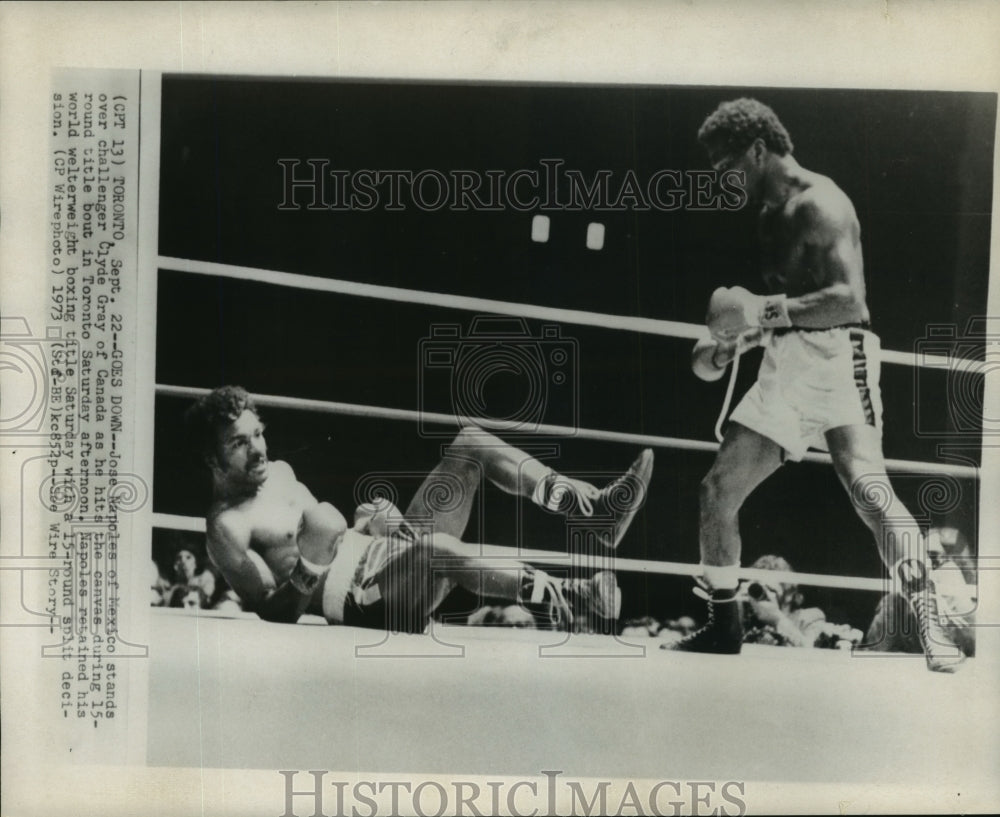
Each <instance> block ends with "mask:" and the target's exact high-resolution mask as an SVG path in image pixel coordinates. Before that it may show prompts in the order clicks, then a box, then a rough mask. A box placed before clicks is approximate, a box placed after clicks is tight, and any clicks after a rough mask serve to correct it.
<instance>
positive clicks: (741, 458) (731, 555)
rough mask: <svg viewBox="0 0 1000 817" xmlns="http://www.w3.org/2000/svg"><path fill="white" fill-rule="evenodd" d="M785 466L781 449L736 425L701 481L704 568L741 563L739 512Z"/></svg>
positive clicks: (728, 432) (730, 427) (730, 425)
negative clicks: (753, 494) (754, 493)
mask: <svg viewBox="0 0 1000 817" xmlns="http://www.w3.org/2000/svg"><path fill="white" fill-rule="evenodd" d="M780 466H781V446H779V445H778V444H777V443H776V442H774V441H773V440H769V439H768V438H767V437H764V436H763V435H761V434H758V433H757V432H756V431H752V430H751V429H749V428H747V427H746V426H744V425H740V424H739V423H735V422H732V423H730V424H729V428H728V429H727V430H726V435H725V437H724V438H723V441H722V445H721V447H720V448H719V452H718V454H716V456H715V462H714V463H712V467H711V468H710V469H709V472H708V474H706V476H705V478H704V479H703V480H702V482H701V488H700V520H701V523H700V529H699V538H700V547H701V561H702V564H704V565H709V566H718V567H725V566H728V565H738V564H739V561H740V550H741V547H742V545H741V541H740V530H739V521H738V520H739V510H740V507H741V506H742V505H743V503H744V501H746V498H747V497H748V496H750V494H751V493H752V492H753V490H754V489H755V488H756V487H757V486H758V485H760V483H761V482H763V481H764V480H765V479H767V477H769V476H770V475H771V474H773V473H774V472H775V471H776V470H777V469H778V468H779V467H780Z"/></svg>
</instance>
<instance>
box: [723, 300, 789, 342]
mask: <svg viewBox="0 0 1000 817" xmlns="http://www.w3.org/2000/svg"><path fill="white" fill-rule="evenodd" d="M705 324H706V325H707V326H708V331H709V332H710V333H711V334H712V337H714V338H717V339H719V340H724V341H734V340H736V339H737V338H738V337H739V336H740V335H742V334H743V333H744V332H746V331H747V330H748V329H753V328H757V327H763V328H765V329H773V328H777V327H788V326H791V325H792V321H791V318H789V317H788V298H787V297H786V296H784V295H754V294H753V293H752V292H750V291H749V290H747V289H744V288H743V287H719V288H718V289H717V290H715V292H713V293H712V297H711V298H710V299H709V301H708V313H707V314H706V315H705Z"/></svg>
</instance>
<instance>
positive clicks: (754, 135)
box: [698, 97, 794, 156]
mask: <svg viewBox="0 0 1000 817" xmlns="http://www.w3.org/2000/svg"><path fill="white" fill-rule="evenodd" d="M755 139H763V140H764V144H765V145H766V146H767V149H768V150H769V151H771V152H772V153H777V154H778V155H779V156H786V155H788V154H789V153H791V152H792V150H793V147H794V146H793V145H792V139H791V137H790V136H789V135H788V131H787V130H785V126H784V125H782V124H781V121H780V120H779V119H778V117H777V115H776V114H775V113H774V111H772V110H771V109H770V108H769V107H768V106H767V105H765V104H764V103H763V102H758V101H757V100H756V99H749V98H748V97H742V98H740V99H733V100H730V101H728V102H722V103H720V105H719V107H718V108H716V109H715V111H714V112H713V113H712V114H711V115H710V116H709V117H708V118H707V119H706V120H705V121H704V122H703V123H702V125H701V128H699V129H698V141H699V142H701V144H702V145H704V146H706V147H708V146H710V145H712V146H716V145H718V146H723V147H725V148H726V150H728V151H730V152H736V151H738V150H741V149H743V150H745V149H746V148H748V147H750V145H752V144H753V142H754V140H755Z"/></svg>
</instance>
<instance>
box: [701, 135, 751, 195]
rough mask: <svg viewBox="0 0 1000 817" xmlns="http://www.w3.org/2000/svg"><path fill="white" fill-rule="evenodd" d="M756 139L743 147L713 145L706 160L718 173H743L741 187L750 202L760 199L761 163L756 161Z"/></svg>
mask: <svg viewBox="0 0 1000 817" xmlns="http://www.w3.org/2000/svg"><path fill="white" fill-rule="evenodd" d="M759 141H760V140H758V141H757V142H754V143H753V144H752V145H749V146H748V147H745V148H742V149H740V148H736V149H735V150H731V149H728V148H727V147H725V146H724V145H713V146H711V147H710V148H709V151H708V160H709V162H710V163H711V165H712V169H713V170H714V171H716V172H717V173H719V174H720V175H721V174H722V173H725V172H726V171H729V170H732V171H736V172H738V173H741V174H742V175H743V180H744V181H743V189H744V190H745V191H746V194H747V197H748V198H749V200H750V201H751V202H754V203H757V202H759V201H760V199H761V194H762V192H763V191H762V184H761V181H762V179H761V172H760V170H761V163H760V162H759V161H758V159H759V158H760V157H759V152H760V151H759V148H758V142H759Z"/></svg>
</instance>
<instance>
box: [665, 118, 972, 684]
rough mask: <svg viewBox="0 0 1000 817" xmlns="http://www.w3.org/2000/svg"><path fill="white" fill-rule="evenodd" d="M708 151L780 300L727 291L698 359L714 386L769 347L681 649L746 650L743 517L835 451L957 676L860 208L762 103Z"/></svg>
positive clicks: (714, 499) (709, 504)
mask: <svg viewBox="0 0 1000 817" xmlns="http://www.w3.org/2000/svg"><path fill="white" fill-rule="evenodd" d="M698 140H699V141H700V142H701V144H702V145H703V146H704V147H705V148H706V150H707V151H708V156H709V160H710V162H711V163H712V167H713V168H714V169H715V170H716V171H719V172H724V171H736V172H738V173H739V174H741V175H742V177H743V180H744V185H745V190H746V193H747V196H748V199H749V201H750V202H751V203H753V204H754V205H757V206H760V208H761V210H760V216H759V224H758V226H759V236H760V241H761V245H762V249H763V253H762V263H763V270H762V272H763V278H764V284H765V287H766V290H767V292H768V294H767V295H754V294H751V293H750V292H748V291H747V290H746V289H743V288H742V287H733V288H728V289H727V288H720V289H718V290H716V291H715V292H714V293H713V295H712V297H711V300H710V302H709V305H708V314H707V319H706V323H707V325H708V333H707V335H706V338H705V339H704V340H701V341H699V342H698V343H697V344H696V346H695V348H694V352H693V356H692V364H693V368H694V370H695V373H696V374H698V375H699V376H700V377H702V378H703V379H716V378H718V377H721V376H722V372H723V370H724V369H725V367H726V366H727V365H728V363H729V362H730V361H731V360H732V359H733V357H734V355H736V354H737V353H738V352H740V351H742V350H743V349H744V348H747V347H749V346H752V345H755V344H757V343H759V344H761V345H763V346H764V347H765V352H764V358H763V361H762V362H761V366H760V371H759V374H758V377H757V382H756V383H755V384H754V386H753V387H752V388H751V389H750V391H749V392H748V393H747V394H746V396H745V397H744V398H743V400H742V401H741V402H740V404H739V405H738V406H737V407H736V409H735V411H733V414H732V417H731V418H730V420H731V421H730V423H729V425H728V428H727V431H726V434H725V437H724V439H723V441H722V445H721V447H720V449H719V452H718V454H717V455H716V458H715V462H714V464H713V465H712V467H711V469H710V470H709V472H708V475H707V476H706V477H705V479H704V480H703V481H702V483H701V497H700V499H701V503H700V504H701V512H700V513H701V522H700V548H701V561H702V565H703V570H704V580H705V582H706V583H707V584H708V587H709V589H710V592H711V595H710V601H709V615H708V622H707V624H706V625H705V627H703V628H702V629H700V630H698V631H696V632H695V633H693V634H691V635H690V636H689V637H687V638H685V639H684V640H682V641H681V642H679V643H677V644H676V645H673V647H672V648H673V649H678V650H689V651H696V652H714V653H738V652H739V651H740V644H741V642H742V624H741V621H740V612H739V605H738V604H737V603H736V600H735V596H736V587H737V572H738V570H739V564H740V547H741V545H740V533H739V527H738V521H737V516H738V512H739V509H740V507H741V506H742V504H743V502H744V501H745V500H746V498H747V497H748V496H749V495H750V493H751V492H752V491H753V490H754V489H755V488H756V487H757V486H758V485H759V484H760V483H761V482H762V481H763V480H764V479H766V478H767V477H768V476H769V475H770V474H772V473H773V472H774V471H775V470H776V469H777V468H778V467H779V466H780V465H781V464H782V462H784V460H785V459H792V460H799V459H801V458H802V455H803V454H805V452H806V449H807V448H808V447H809V446H811V445H812V446H816V447H825V448H827V449H828V450H829V452H830V455H831V457H832V459H833V465H834V468H835V469H836V472H837V476H838V477H839V478H840V481H841V483H842V484H843V485H844V487H845V488H846V489H847V492H848V494H849V495H850V498H851V502H852V503H853V505H854V508H855V510H856V511H857V513H858V515H859V516H860V517H861V519H862V520H863V521H864V522H865V524H866V525H867V526H868V527H869V529H870V530H871V531H872V533H873V534H874V535H875V541H876V544H877V546H878V549H879V553H880V555H881V557H882V559H883V561H884V562H885V564H886V565H887V566H888V567H889V568H890V575H891V576H892V578H893V581H894V582H898V585H897V586H898V588H899V589H900V590H901V591H902V592H903V594H904V595H905V596H906V598H907V599H908V601H909V603H910V605H911V607H912V608H913V611H914V613H915V614H916V618H917V621H918V625H919V631H920V640H921V644H922V646H923V649H924V653H925V655H926V658H927V665H928V667H930V669H932V670H938V671H945V672H953V671H954V670H955V669H956V668H957V666H958V664H959V663H960V662H961V661H962V659H963V655H962V653H961V652H960V651H959V650H958V649H957V648H956V647H955V645H954V643H953V642H952V640H951V638H950V637H949V635H948V633H947V631H946V630H945V629H944V628H942V627H941V625H940V623H939V621H938V614H937V606H936V598H935V594H934V587H933V584H932V583H931V581H930V580H929V578H928V575H927V574H928V571H927V568H926V566H925V561H924V552H925V550H926V548H925V544H924V535H923V533H922V531H921V530H920V529H919V527H918V526H917V523H916V521H915V520H914V519H913V517H912V516H911V515H910V513H909V511H908V510H907V509H906V507H905V506H904V505H903V504H902V503H901V502H900V501H899V499H898V498H897V497H896V495H895V493H894V492H893V490H892V487H891V486H890V484H889V478H888V476H887V475H886V470H885V463H884V460H883V455H882V433H881V413H882V406H881V398H880V393H879V339H878V337H877V336H876V335H875V334H873V333H872V331H871V329H870V327H869V314H868V307H867V305H866V303H865V279H864V272H863V266H862V256H861V229H860V226H859V224H858V218H857V216H856V214H855V212H854V207H853V206H852V205H851V202H850V200H849V199H848V198H847V196H846V195H845V194H844V192H843V191H842V190H841V189H840V188H839V187H837V185H836V184H834V183H833V182H832V181H831V180H830V179H828V178H827V177H825V176H821V175H819V174H818V173H813V172H812V171H809V170H806V169H805V168H803V167H802V166H801V165H800V164H799V163H798V162H797V161H796V160H795V158H794V157H793V156H792V142H791V139H790V138H789V136H788V132H787V131H786V130H785V128H784V126H783V125H782V124H781V122H780V121H779V120H778V118H777V116H775V114H774V111H772V110H771V109H770V108H769V107H767V106H766V105H763V104H762V103H760V102H758V101H756V100H754V99H737V100H734V101H731V102H723V103H722V104H721V105H719V107H718V109H717V110H716V111H715V112H714V113H713V114H711V116H709V117H708V119H706V120H705V122H704V123H703V124H702V126H701V129H700V130H699V132H698ZM708 335H710V337H708ZM824 443H825V445H824Z"/></svg>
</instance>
